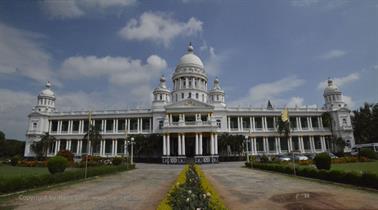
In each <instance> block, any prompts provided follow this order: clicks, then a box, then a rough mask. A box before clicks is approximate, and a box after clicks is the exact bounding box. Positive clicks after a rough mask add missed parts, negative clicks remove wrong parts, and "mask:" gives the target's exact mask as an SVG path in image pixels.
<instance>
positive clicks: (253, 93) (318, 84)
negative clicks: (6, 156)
mask: <svg viewBox="0 0 378 210" xmlns="http://www.w3.org/2000/svg"><path fill="white" fill-rule="evenodd" d="M189 42H192V44H193V46H194V51H195V53H196V54H197V55H198V56H199V57H200V58H201V59H202V61H203V63H204V64H205V71H206V72H207V73H208V76H209V87H211V86H212V84H213V80H214V79H215V78H216V77H218V78H219V80H220V85H221V87H222V88H223V89H224V90H225V94H226V98H225V99H226V103H227V104H228V105H230V106H252V107H263V106H264V107H265V106H266V104H267V101H268V100H271V102H272V104H273V106H275V107H284V106H288V107H295V106H298V107H301V106H313V107H314V106H317V107H322V106H323V104H324V102H323V96H322V94H323V89H324V87H325V85H326V80H327V79H328V78H329V77H330V78H332V79H334V81H335V83H336V85H337V86H338V87H339V88H340V89H341V90H342V92H343V94H344V100H345V101H346V102H347V104H348V106H349V108H350V109H352V110H353V109H356V108H358V107H359V106H361V105H362V104H363V103H364V102H370V103H376V102H377V101H378V83H377V82H378V1H376V0H361V1H356V0H301V1H300V0H269V1H266V0H252V1H245V0H233V1H226V0H210V1H205V0H181V1H179V0H178V1H174V0H164V1H142V0H107V1H103V0H66V1H63V0H39V1H37V0H34V1H11V0H9V1H7V0H2V1H0V130H2V131H4V132H5V134H6V136H7V138H17V139H20V140H24V139H25V133H26V129H27V123H28V117H27V116H28V114H29V113H30V112H31V111H32V108H33V106H35V105H36V102H37V96H38V94H39V92H40V91H41V90H42V89H43V88H44V85H45V84H46V82H47V81H51V83H52V85H53V86H52V88H53V90H54V92H55V95H56V97H57V99H56V108H57V110H60V111H69V110H88V109H90V110H95V109H127V108H138V107H149V106H150V104H151V99H152V90H153V89H154V88H155V87H157V86H158V84H159V78H160V76H161V75H164V76H165V77H166V78H167V81H168V85H169V87H172V83H171V76H172V74H173V72H174V70H175V67H176V65H177V62H178V61H179V59H180V57H181V56H182V55H184V54H185V52H186V49H187V45H188V43H189Z"/></svg>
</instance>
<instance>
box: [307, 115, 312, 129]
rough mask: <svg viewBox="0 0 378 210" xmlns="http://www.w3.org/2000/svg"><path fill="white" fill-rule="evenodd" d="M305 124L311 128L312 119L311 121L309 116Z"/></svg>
mask: <svg viewBox="0 0 378 210" xmlns="http://www.w3.org/2000/svg"><path fill="white" fill-rule="evenodd" d="M307 124H308V128H309V130H312V121H311V117H307Z"/></svg>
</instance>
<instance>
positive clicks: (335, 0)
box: [290, 0, 348, 10]
mask: <svg viewBox="0 0 378 210" xmlns="http://www.w3.org/2000/svg"><path fill="white" fill-rule="evenodd" d="M290 3H291V5H292V6H294V7H302V8H309V7H314V6H316V7H319V8H322V9H327V10H329V9H336V8H339V7H341V6H343V5H344V4H346V3H348V1H345V0H332V1H330V0H291V1H290Z"/></svg>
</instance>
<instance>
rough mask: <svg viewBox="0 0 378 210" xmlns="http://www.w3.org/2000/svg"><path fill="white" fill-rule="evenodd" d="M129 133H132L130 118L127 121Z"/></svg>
mask: <svg viewBox="0 0 378 210" xmlns="http://www.w3.org/2000/svg"><path fill="white" fill-rule="evenodd" d="M127 133H130V118H129V119H127Z"/></svg>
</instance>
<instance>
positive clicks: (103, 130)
mask: <svg viewBox="0 0 378 210" xmlns="http://www.w3.org/2000/svg"><path fill="white" fill-rule="evenodd" d="M101 128H102V129H101V130H102V132H103V133H106V120H101Z"/></svg>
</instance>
